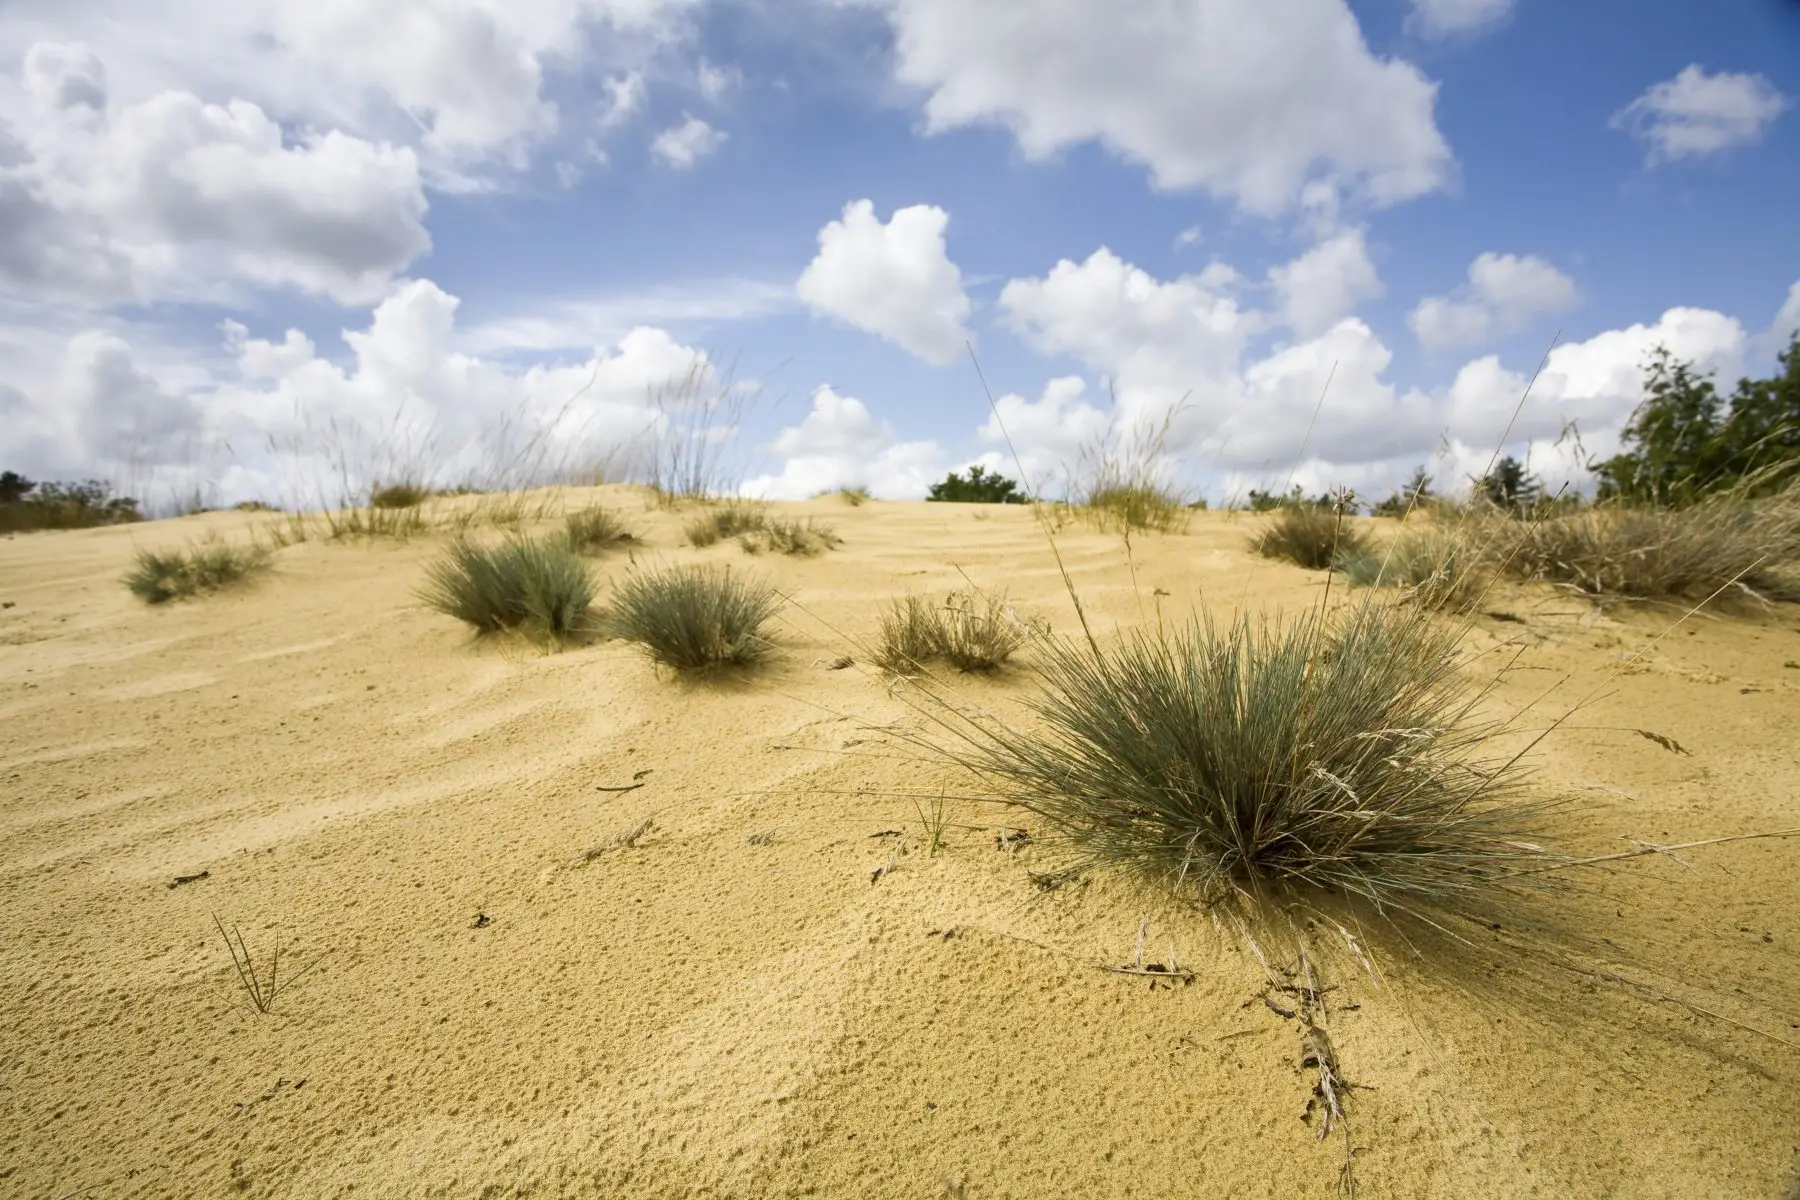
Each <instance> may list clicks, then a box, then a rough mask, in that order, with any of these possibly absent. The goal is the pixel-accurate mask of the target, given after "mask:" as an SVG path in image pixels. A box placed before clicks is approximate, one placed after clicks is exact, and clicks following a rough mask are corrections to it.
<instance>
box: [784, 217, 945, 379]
mask: <svg viewBox="0 0 1800 1200" xmlns="http://www.w3.org/2000/svg"><path fill="white" fill-rule="evenodd" d="M949 223H950V214H948V213H946V212H945V211H944V210H943V209H941V208H936V207H934V206H932V205H928V204H915V205H913V206H912V207H910V208H902V209H897V210H896V211H895V212H894V215H893V216H892V217H891V218H890V219H889V220H888V222H887V224H885V225H884V224H882V223H881V220H880V218H878V217H877V216H876V215H875V205H874V202H873V201H869V200H853V201H851V202H850V203H849V204H846V205H845V206H844V215H843V217H842V218H841V219H839V220H836V221H832V222H831V223H830V224H828V225H826V226H825V227H824V228H823V229H821V230H819V253H818V254H817V255H816V256H815V257H814V258H813V260H812V262H810V263H808V264H807V267H806V270H805V271H804V272H803V273H802V274H801V276H800V280H799V282H798V284H796V285H795V291H796V293H797V294H798V295H799V297H800V299H801V300H802V301H804V302H805V303H806V304H808V305H810V306H811V307H812V308H813V309H814V311H816V312H819V313H822V314H824V315H826V316H831V317H836V318H837V319H838V320H840V321H843V322H845V323H846V324H849V325H853V326H855V327H856V328H858V329H861V330H864V331H865V332H868V333H873V334H875V335H877V336H879V337H883V338H886V339H887V340H888V341H890V342H893V343H894V344H895V345H897V346H901V347H903V348H904V349H906V350H908V351H910V352H911V353H913V354H916V355H918V356H919V357H920V358H922V359H924V360H925V361H927V362H931V363H936V364H939V365H944V364H948V363H952V362H955V361H957V359H958V358H960V357H961V355H962V353H963V342H964V340H965V339H966V338H968V337H969V336H970V335H969V333H968V332H967V331H966V330H965V329H964V327H963V322H964V321H965V320H966V319H967V317H968V315H969V309H970V304H969V298H968V296H967V295H966V294H965V293H964V292H963V286H962V273H961V271H959V270H958V269H957V266H956V264H955V263H953V262H951V261H950V255H949V252H948V250H947V249H946V247H945V245H944V230H945V228H946V227H947V226H948V225H949Z"/></svg>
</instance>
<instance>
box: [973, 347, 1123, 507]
mask: <svg viewBox="0 0 1800 1200" xmlns="http://www.w3.org/2000/svg"><path fill="white" fill-rule="evenodd" d="M1087 389H1088V385H1087V381H1086V380H1085V379H1083V378H1081V376H1079V375H1065V376H1061V377H1059V378H1056V379H1052V380H1051V381H1050V382H1049V383H1047V384H1045V385H1044V392H1043V395H1042V396H1041V397H1039V398H1038V399H1037V400H1035V401H1033V400H1027V399H1026V398H1025V397H1023V396H1020V395H1016V394H1013V393H1010V392H1009V393H1008V394H1006V395H1004V396H1002V397H1000V398H999V399H998V400H996V401H994V409H995V411H994V412H993V413H990V414H989V415H988V419H987V421H986V423H985V424H983V425H982V426H981V428H980V429H978V430H976V435H977V436H978V437H980V438H981V440H982V441H984V442H988V443H992V444H997V445H1001V446H1005V447H1006V449H1005V450H1004V451H1001V450H996V451H994V452H993V454H992V456H991V458H989V459H984V460H983V464H984V465H986V466H989V467H991V468H993V469H995V470H998V471H999V472H1000V473H1001V474H1003V475H1008V476H1011V477H1014V478H1017V477H1018V475H1019V464H1020V463H1023V464H1024V470H1025V476H1026V478H1025V479H1024V480H1022V481H1021V482H1023V483H1024V484H1025V485H1026V486H1027V487H1028V488H1029V489H1030V490H1031V491H1033V492H1034V493H1037V492H1053V491H1055V485H1056V484H1058V483H1059V482H1061V481H1062V479H1063V478H1064V477H1065V476H1066V475H1068V474H1069V473H1070V472H1073V471H1075V470H1076V469H1078V468H1079V467H1080V465H1081V455H1082V452H1083V450H1084V449H1087V448H1089V447H1094V446H1098V445H1100V444H1101V443H1102V442H1103V441H1104V440H1105V439H1106V438H1107V437H1108V436H1109V435H1111V434H1112V433H1113V428H1112V414H1111V413H1110V412H1108V411H1107V410H1105V409H1102V408H1099V407H1097V406H1096V405H1094V404H1091V403H1089V402H1088V399H1087ZM1109 407H1110V405H1109ZM1015 450H1016V451H1017V452H1018V456H1019V457H1018V460H1017V461H1015V460H1014V459H1013V451H1015Z"/></svg>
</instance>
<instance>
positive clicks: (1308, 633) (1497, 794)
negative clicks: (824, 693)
mask: <svg viewBox="0 0 1800 1200" xmlns="http://www.w3.org/2000/svg"><path fill="white" fill-rule="evenodd" d="M1456 643H1457V635H1456V633H1455V632H1454V631H1449V630H1445V629H1443V628H1442V627H1441V626H1440V625H1438V624H1436V623H1434V622H1433V621H1432V620H1431V618H1430V616H1429V614H1427V613H1425V612H1424V611H1422V610H1420V609H1417V608H1412V607H1397V606H1394V605H1387V604H1379V603H1372V602H1367V601H1365V602H1364V603H1362V604H1359V605H1353V606H1351V607H1350V608H1349V609H1346V610H1341V611H1340V613H1339V614H1338V615H1336V616H1328V615H1325V614H1322V613H1321V612H1319V611H1318V610H1309V611H1308V612H1307V614H1306V615H1304V616H1301V617H1298V618H1294V619H1290V620H1286V621H1281V620H1276V619H1262V620H1249V619H1245V620H1241V621H1235V622H1233V623H1230V624H1226V625H1221V624H1217V623H1214V622H1213V621H1212V620H1211V619H1210V618H1207V619H1197V620H1196V621H1194V622H1193V623H1191V624H1190V625H1188V626H1187V627H1185V628H1172V629H1171V628H1164V627H1161V626H1158V627H1157V628H1155V629H1151V630H1143V629H1139V630H1132V631H1128V632H1127V633H1125V634H1123V635H1122V636H1121V638H1120V640H1119V641H1118V642H1117V643H1116V644H1114V645H1113V646H1111V647H1110V648H1106V649H1102V648H1100V647H1099V646H1098V644H1097V643H1092V642H1073V641H1063V640H1054V639H1046V640H1045V642H1044V643H1043V645H1042V648H1041V653H1042V657H1043V662H1042V664H1041V667H1040V670H1041V674H1042V677H1043V681H1044V691H1043V693H1042V694H1041V695H1040V696H1039V697H1038V698H1036V699H1035V700H1034V701H1032V704H1031V706H1032V708H1033V710H1034V711H1035V713H1036V716H1037V717H1038V721H1037V723H1036V727H1035V728H1032V729H1029V730H1023V729H1014V728H1011V727H1009V726H1006V725H1004V724H1000V723H998V722H996V721H994V720H992V719H985V718H976V719H971V720H959V719H958V718H955V717H953V716H949V715H945V714H942V713H941V714H940V715H939V720H940V721H941V722H943V723H945V724H946V725H952V726H954V732H955V736H953V737H952V738H950V739H948V742H949V744H948V746H947V747H942V748H941V752H942V753H944V754H946V755H947V756H949V757H950V758H952V759H953V760H955V761H956V762H958V763H960V764H961V765H963V766H964V767H966V768H969V769H970V770H972V771H974V772H975V773H976V774H977V775H979V776H980V777H981V778H983V779H984V780H985V781H986V782H987V783H988V784H990V785H991V786H992V787H993V788H994V792H993V795H992V798H993V799H997V800H1000V801H1002V802H1005V803H1010V804H1012V805H1014V806H1017V807H1018V808H1021V809H1023V810H1026V811H1028V812H1031V813H1034V814H1036V815H1038V816H1039V817H1041V818H1043V819H1044V821H1046V822H1047V823H1048V824H1049V826H1050V827H1051V828H1052V829H1053V830H1054V831H1055V833H1057V834H1058V835H1060V836H1061V838H1062V839H1063V840H1064V843H1065V845H1066V847H1067V848H1069V849H1070V850H1072V851H1073V853H1074V856H1075V860H1076V861H1075V864H1074V865H1075V867H1076V868H1077V869H1091V868H1094V867H1120V868H1124V869H1127V870H1129V871H1131V872H1134V873H1136V874H1137V875H1138V876H1140V877H1141V878H1144V879H1147V880H1149V881H1151V882H1153V883H1154V884H1156V885H1158V886H1160V887H1163V888H1172V889H1174V890H1175V891H1176V892H1177V893H1179V894H1181V895H1183V896H1185V897H1187V898H1190V899H1193V900H1197V901H1199V902H1200V903H1202V904H1205V905H1215V904H1238V905H1243V906H1247V908H1248V909H1249V910H1254V911H1255V912H1260V913H1265V914H1266V913H1273V912H1275V911H1277V910H1279V909H1280V908H1282V907H1283V906H1285V905H1288V904H1290V903H1294V902H1298V903H1300V904H1301V905H1303V906H1312V907H1322V906H1329V905H1335V904H1340V903H1341V902H1343V901H1346V900H1348V901H1351V902H1352V903H1364V904H1366V905H1367V906H1369V907H1370V908H1372V909H1373V910H1375V911H1377V912H1382V913H1411V914H1416V915H1420V916H1423V917H1425V918H1426V919H1427V920H1430V919H1433V914H1440V913H1443V912H1445V911H1447V910H1454V911H1485V910H1487V909H1489V908H1491V907H1493V906H1494V905H1495V904H1497V903H1498V902H1499V901H1500V900H1501V898H1502V897H1503V896H1504V894H1506V893H1507V892H1508V891H1509V890H1511V889H1512V888H1513V886H1514V879H1513V873H1514V872H1516V871H1518V870H1519V869H1520V868H1522V867H1529V866H1532V865H1534V864H1542V863H1544V862H1545V861H1547V860H1548V859H1550V858H1551V857H1552V856H1551V854H1550V852H1549V851H1546V850H1542V849H1540V848H1537V847H1536V846H1535V845H1534V844H1533V841H1532V838H1533V835H1534V830H1535V828H1536V826H1537V825H1538V823H1539V818H1541V817H1542V816H1543V815H1544V812H1545V811H1546V807H1547V806H1546V805H1545V804H1544V803H1542V802H1538V801H1534V800H1533V799H1532V798H1531V797H1530V796H1529V795H1527V794H1526V793H1525V792H1524V791H1523V788H1522V786H1521V774H1520V772H1519V770H1518V769H1517V767H1516V765H1515V760H1514V759H1513V758H1510V757H1508V756H1506V755H1504V754H1498V753H1493V752H1488V751H1487V743H1488V741H1489V739H1490V738H1491V737H1493V735H1494V734H1495V733H1496V732H1498V730H1499V729H1500V726H1499V725H1497V724H1496V723H1494V722H1492V721H1488V720H1485V719H1482V718H1480V717H1479V716H1478V714H1477V706H1478V705H1479V703H1480V702H1481V700H1482V699H1483V696H1484V693H1485V689H1483V688H1480V687H1472V686H1471V685H1469V684H1468V683H1467V682H1465V679H1464V677H1463V675H1462V674H1461V673H1460V670H1459V668H1460V665H1461V664H1460V662H1459V660H1458V655H1457V650H1456Z"/></svg>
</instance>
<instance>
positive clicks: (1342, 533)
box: [1250, 504, 1369, 571]
mask: <svg viewBox="0 0 1800 1200" xmlns="http://www.w3.org/2000/svg"><path fill="white" fill-rule="evenodd" d="M1250 548H1251V549H1252V550H1254V551H1256V553H1258V554H1260V555H1262V556H1263V557H1264V558H1284V559H1286V560H1287V561H1289V562H1291V563H1295V564H1297V565H1299V566H1302V567H1305V568H1306V569H1307V570H1309V571H1323V570H1325V569H1326V568H1328V567H1330V566H1331V564H1332V561H1333V560H1334V559H1336V558H1338V557H1339V556H1340V555H1342V556H1344V557H1346V558H1350V557H1354V556H1357V555H1361V554H1364V553H1367V552H1368V549H1369V543H1368V535H1367V534H1365V533H1364V532H1362V531H1361V530H1360V529H1358V528H1356V526H1354V525H1353V524H1351V520H1350V518H1349V516H1347V515H1345V514H1341V513H1339V512H1337V511H1335V510H1334V509H1331V508H1322V507H1316V506H1313V505H1300V504H1290V505H1286V506H1284V507H1283V508H1282V509H1281V510H1280V511H1279V512H1277V513H1276V514H1275V518H1274V520H1273V521H1271V522H1270V523H1269V524H1268V525H1267V526H1266V527H1264V528H1263V530H1262V531H1261V532H1259V533H1258V534H1257V535H1256V536H1255V537H1253V538H1252V539H1251V541H1250Z"/></svg>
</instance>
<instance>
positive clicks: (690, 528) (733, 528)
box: [682, 500, 769, 548]
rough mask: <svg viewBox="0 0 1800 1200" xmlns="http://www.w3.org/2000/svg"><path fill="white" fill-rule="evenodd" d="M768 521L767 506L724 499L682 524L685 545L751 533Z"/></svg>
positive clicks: (716, 540) (710, 543) (720, 540)
mask: <svg viewBox="0 0 1800 1200" xmlns="http://www.w3.org/2000/svg"><path fill="white" fill-rule="evenodd" d="M768 523H769V508H768V506H767V505H766V504H759V503H757V502H755V501H753V500H727V501H725V502H724V503H723V504H718V505H715V506H713V507H712V508H709V509H708V510H707V511H706V512H703V513H701V514H700V515H699V516H697V517H695V518H694V519H693V520H691V521H689V522H688V523H687V524H686V525H685V526H683V527H682V534H683V536H685V537H686V538H687V541H688V545H690V546H696V547H702V548H704V547H706V546H711V545H713V544H714V543H716V542H722V541H724V540H725V539H726V538H733V537H737V536H739V535H740V534H745V533H755V532H757V531H759V530H761V529H762V528H763V527H764V526H765V525H767V524H768Z"/></svg>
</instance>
